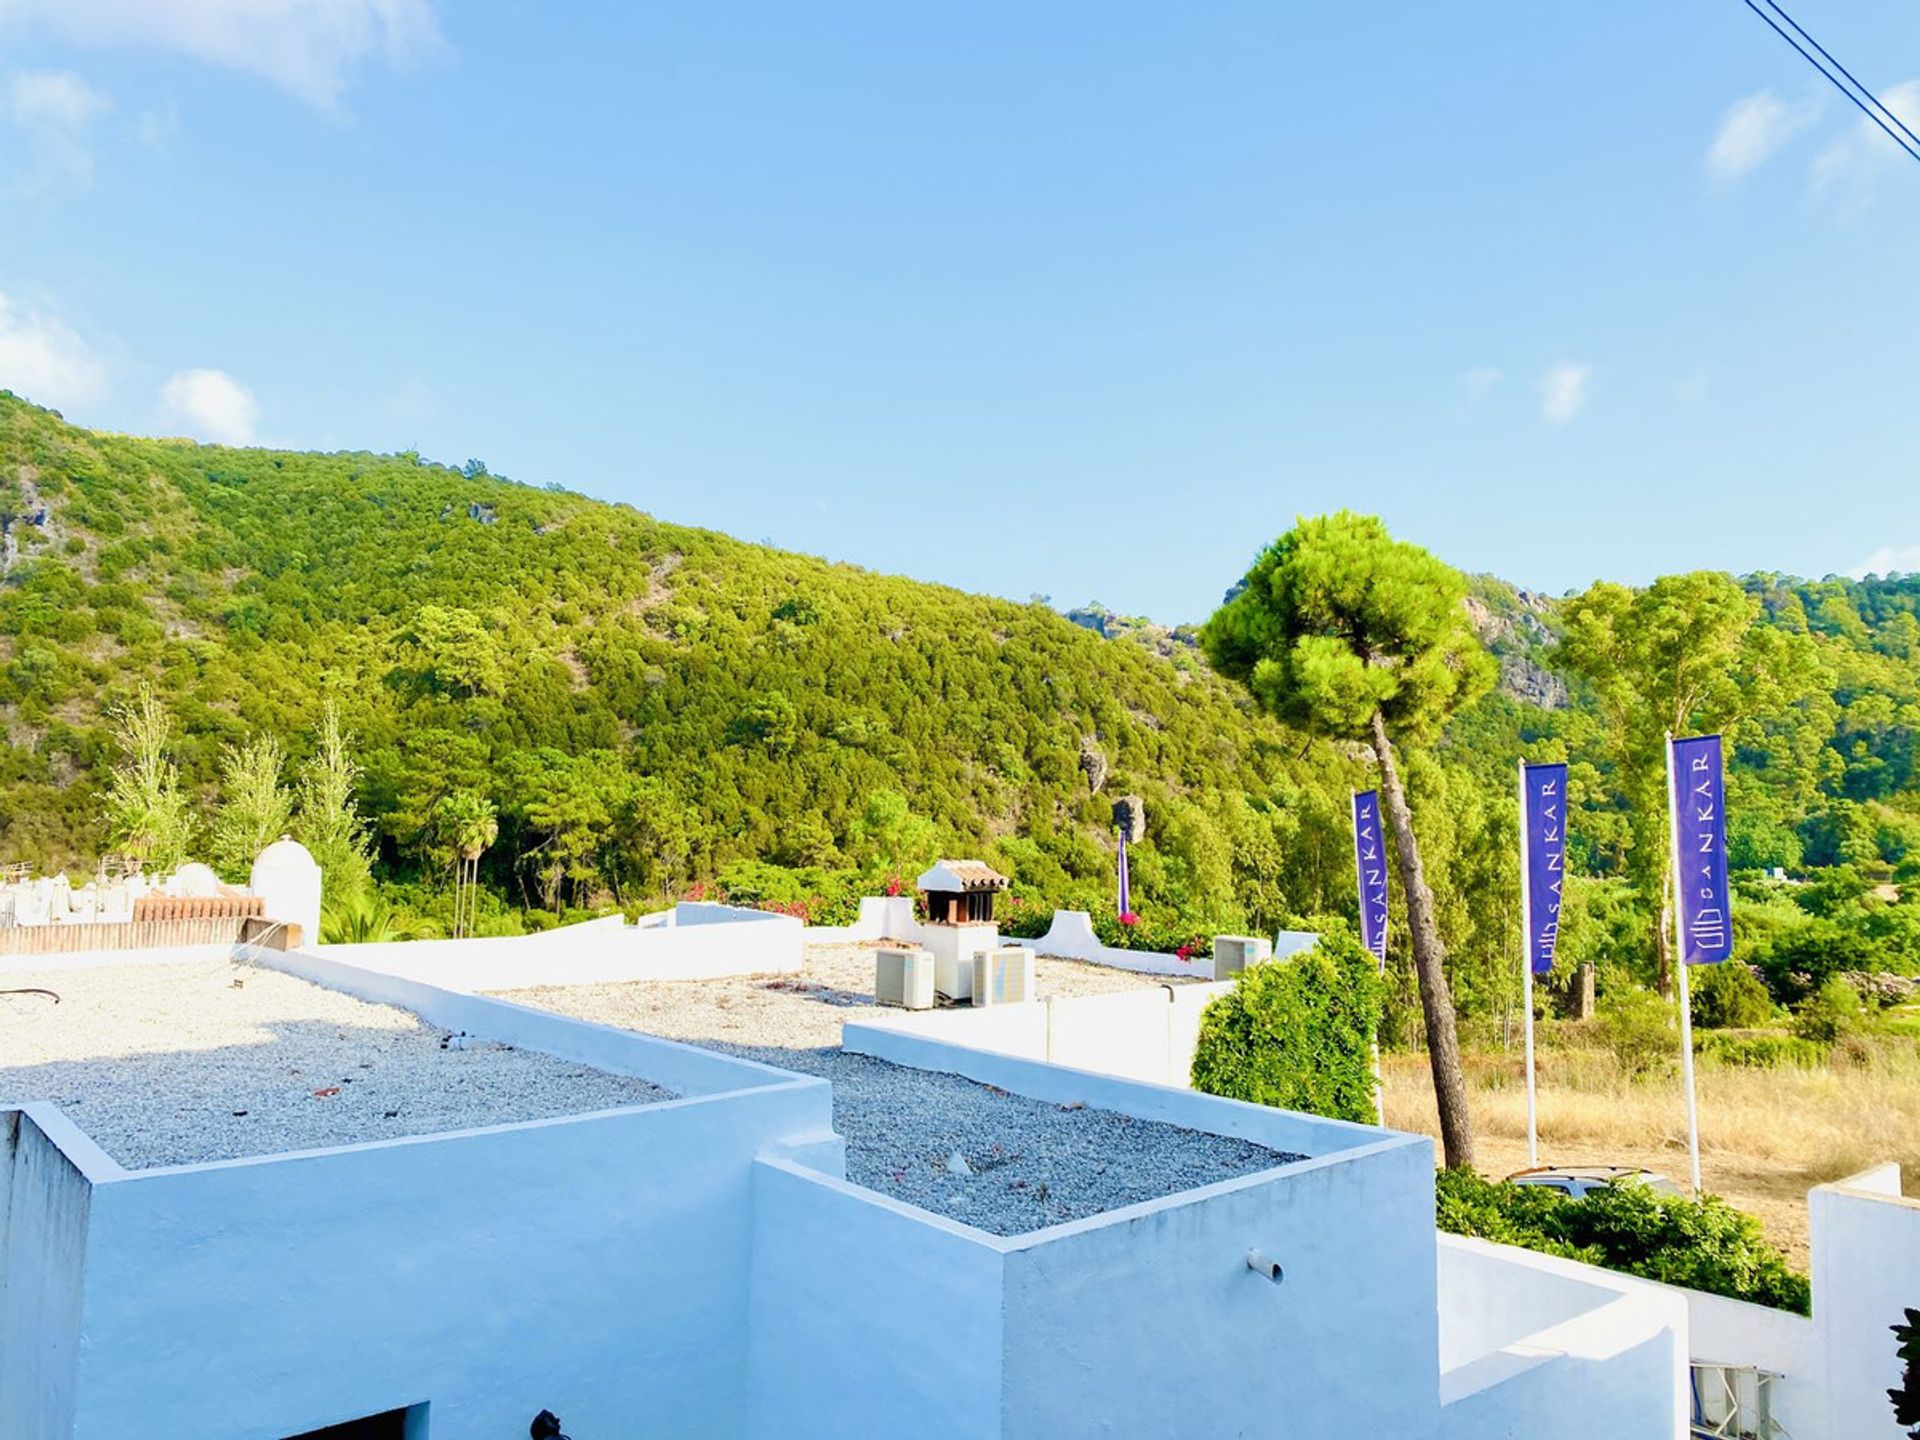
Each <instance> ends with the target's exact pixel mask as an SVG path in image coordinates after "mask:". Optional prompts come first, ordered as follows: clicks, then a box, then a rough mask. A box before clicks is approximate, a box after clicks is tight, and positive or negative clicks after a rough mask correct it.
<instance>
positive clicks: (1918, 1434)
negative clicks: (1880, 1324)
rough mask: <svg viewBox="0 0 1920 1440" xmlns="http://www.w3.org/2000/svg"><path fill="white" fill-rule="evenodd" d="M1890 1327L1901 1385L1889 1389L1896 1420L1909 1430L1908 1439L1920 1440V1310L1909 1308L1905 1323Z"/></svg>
mask: <svg viewBox="0 0 1920 1440" xmlns="http://www.w3.org/2000/svg"><path fill="white" fill-rule="evenodd" d="M1887 1328H1888V1329H1890V1330H1892V1331H1893V1340H1894V1349H1893V1353H1894V1355H1895V1356H1896V1357H1897V1358H1898V1359H1899V1361H1900V1388H1899V1389H1898V1390H1889V1391H1887V1399H1889V1400H1891V1401H1892V1402H1893V1422H1894V1424H1896V1425H1898V1426H1900V1427H1901V1428H1902V1429H1905V1430H1906V1432H1907V1440H1920V1310H1914V1309H1908V1311H1907V1312H1906V1321H1905V1323H1903V1324H1899V1325H1891V1326H1888V1327H1887ZM1908 1427H1911V1428H1908Z"/></svg>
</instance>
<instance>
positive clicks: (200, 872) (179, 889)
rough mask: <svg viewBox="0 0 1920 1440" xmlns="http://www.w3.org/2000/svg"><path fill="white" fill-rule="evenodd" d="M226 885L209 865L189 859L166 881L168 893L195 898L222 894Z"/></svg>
mask: <svg viewBox="0 0 1920 1440" xmlns="http://www.w3.org/2000/svg"><path fill="white" fill-rule="evenodd" d="M226 889H227V887H226V886H224V885H222V884H221V883H220V877H219V876H218V875H216V874H214V873H213V867H212V866H211V865H202V864H201V863H200V862H199V861H198V860H189V861H188V862H187V863H186V864H184V865H182V866H181V867H180V868H179V869H178V870H176V871H174V872H173V875H172V877H171V878H170V879H168V881H167V893H168V894H169V895H184V896H190V897H192V898H193V899H196V900H207V899H211V898H212V897H213V896H215V895H224V894H225V893H226Z"/></svg>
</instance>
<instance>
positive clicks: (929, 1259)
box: [748, 1027, 1439, 1440]
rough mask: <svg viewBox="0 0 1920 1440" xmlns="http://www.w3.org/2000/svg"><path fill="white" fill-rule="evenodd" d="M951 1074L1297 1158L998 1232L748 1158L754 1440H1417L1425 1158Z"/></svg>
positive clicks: (1236, 1119)
mask: <svg viewBox="0 0 1920 1440" xmlns="http://www.w3.org/2000/svg"><path fill="white" fill-rule="evenodd" d="M849 1028H852V1027H849ZM922 1058H923V1059H932V1058H935V1057H933V1056H932V1055H931V1054H923V1055H922ZM951 1058H952V1059H953V1060H954V1061H955V1062H956V1063H958V1064H967V1065H977V1064H980V1063H983V1062H984V1063H986V1064H988V1065H990V1066H992V1067H993V1073H994V1074H995V1075H996V1076H997V1077H998V1078H997V1079H996V1080H995V1081H994V1082H993V1083H998V1084H1001V1085H1002V1088H1006V1089H1010V1090H1012V1091H1014V1092H1015V1093H1018V1094H1024V1095H1029V1096H1032V1097H1033V1098H1036V1099H1047V1100H1055V1101H1059V1102H1062V1103H1067V1102H1069V1101H1072V1100H1079V1101H1080V1102H1082V1103H1085V1104H1089V1105H1097V1106H1102V1107H1105V1108H1108V1109H1113V1110H1116V1111H1118V1112H1119V1113H1122V1114H1127V1115H1133V1116H1136V1117H1138V1118H1142V1119H1157V1120H1165V1121H1168V1122H1170V1123H1174V1124H1182V1125H1186V1126H1188V1127H1190V1128H1194V1129H1201V1130H1209V1131H1213V1132H1215V1133H1219V1134H1229V1135H1237V1136H1240V1137H1242V1138H1245V1139H1250V1140H1256V1141H1258V1142H1259V1143H1262V1144H1266V1145H1271V1146H1273V1147H1274V1148H1276V1149H1279V1150H1282V1151H1290V1152H1294V1153H1301V1152H1307V1153H1310V1154H1311V1156H1312V1157H1313V1158H1309V1159H1306V1160H1299V1161H1293V1162H1289V1163H1284V1164H1278V1165H1276V1166H1274V1167H1273V1168H1271V1169H1268V1170H1264V1171H1260V1172H1258V1173H1256V1174H1253V1175H1248V1176H1243V1177H1240V1178H1238V1179H1234V1180H1229V1181H1226V1182H1223V1183H1220V1184H1215V1185H1207V1186H1202V1187H1200V1188H1197V1189H1193V1190H1189V1191H1185V1192H1183V1193H1180V1194H1177V1195H1173V1196H1169V1197H1167V1198H1165V1199H1162V1200H1156V1201H1151V1202H1148V1203H1145V1204H1140V1205H1133V1206H1128V1207H1126V1208H1124V1209H1120V1210H1115V1211H1111V1212H1109V1213H1107V1214H1103V1215H1096V1216H1092V1217H1089V1218H1087V1219H1084V1220H1078V1221H1073V1222H1071V1223H1067V1224H1061V1225H1055V1226H1050V1227H1048V1228H1045V1229H1042V1230H1036V1231H1033V1232H1031V1233H1029V1234H1025V1235H1013V1236H1000V1235H992V1234H988V1233H986V1232H984V1231H981V1230H977V1229H974V1228H973V1227H970V1226H968V1225H965V1224H961V1223H959V1222H957V1221H953V1220H949V1219H946V1218H944V1217H941V1216H936V1215H930V1214H928V1213H926V1212H924V1211H920V1210H916V1209H913V1208H912V1207H909V1206H905V1205H901V1204H898V1203H896V1202H894V1201H892V1200H890V1199H888V1198H887V1197H884V1196H881V1195H877V1194H874V1193H873V1192H871V1191H867V1190H862V1189H859V1188H857V1187H855V1186H852V1185H849V1184H846V1183H844V1182H842V1181H838V1180H835V1179H833V1178H832V1177H829V1176H824V1175H821V1174H819V1173H817V1172H814V1171H811V1170H808V1169H806V1168H804V1167H802V1166H799V1165H795V1164H792V1163H789V1162H783V1161H780V1160H776V1159H766V1160H762V1161H761V1162H760V1163H759V1165H758V1166H757V1167H756V1169H757V1171H758V1175H757V1182H756V1183H757V1186H758V1191H757V1193H758V1196H759V1200H758V1204H757V1206H756V1210H755V1221H754V1255H753V1298H752V1302H751V1306H752V1311H753V1314H754V1317H755V1323H754V1327H753V1348H752V1356H751V1364H750V1367H749V1375H750V1377H751V1378H750V1381H749V1386H750V1398H749V1407H748V1408H749V1416H750V1420H751V1430H750V1433H751V1434H752V1435H753V1436H754V1437H756V1440H762V1437H764V1440H775V1437H780V1440H787V1437H792V1440H811V1437H821V1440H826V1437H834V1440H838V1437H842V1436H846V1435H850V1434H861V1435H912V1436H914V1437H916V1440H974V1437H979V1436H997V1437H1009V1440H1053V1437H1060V1436H1081V1435H1113V1436H1128V1437H1167V1440H1173V1437H1185V1436H1190V1435H1272V1434H1279V1433H1283V1431H1284V1433H1286V1434H1290V1435H1299V1436H1303V1437H1308V1436H1311V1437H1320V1436H1335V1435H1340V1436H1346V1435H1353V1436H1408V1437H1413V1436H1421V1437H1426V1436H1431V1435H1433V1434H1434V1433H1435V1427H1436V1425H1437V1423H1438V1400H1437V1396H1438V1385H1439V1380H1438V1370H1437V1365H1436V1348H1435V1338H1434V1336H1435V1332H1434V1313H1435V1303H1436V1302H1435V1291H1434V1284H1435V1279H1434V1277H1435V1261H1434V1243H1435V1242H1434V1231H1433V1208H1432V1203H1433V1202H1432V1189H1433V1181H1432V1174H1433V1169H1432V1167H1433V1151H1432V1145H1431V1143H1430V1142H1428V1141H1426V1140H1424V1139H1422V1138H1419V1137H1414V1136H1405V1135H1397V1134H1394V1133H1392V1132H1389V1131H1383V1130H1378V1129H1374V1128H1372V1127H1367V1126H1348V1125H1341V1124H1339V1123H1338V1122H1333V1121H1322V1120H1317V1119H1315V1118H1313V1117H1311V1116H1301V1115H1295V1114H1291V1113H1289V1112H1286V1111H1280V1110H1272V1109H1268V1108H1266V1107H1262V1106H1257V1105H1243V1104H1241V1103H1239V1102H1237V1101H1232V1100H1222V1099H1219V1098H1217V1097H1214V1096H1207V1095H1197V1094H1194V1093H1192V1092H1181V1091H1175V1090H1171V1089H1169V1088H1167V1087H1164V1086H1155V1085H1144V1084H1139V1083H1136V1082H1128V1081H1122V1080H1117V1079H1113V1078H1110V1077H1100V1076H1091V1075H1086V1074H1083V1073H1076V1072H1072V1071H1067V1070H1063V1069H1061V1068H1060V1067H1057V1066H1050V1065H1045V1064H1036V1063H1033V1062H1028V1061H1021V1060H1015V1059H1012V1058H1010V1057H1005V1056H993V1055H982V1054H981V1053H980V1052H963V1051H954V1052H953V1054H952V1057H951ZM1256 1250H1257V1251H1259V1252H1261V1253H1262V1254H1264V1255H1267V1256H1271V1257H1272V1258H1273V1259H1274V1260H1275V1261H1276V1262H1277V1263H1278V1264H1279V1265H1280V1266H1281V1267H1282V1275H1281V1278H1280V1281H1279V1283H1275V1281H1274V1280H1273V1279H1272V1278H1270V1276H1269V1275H1268V1274H1266V1273H1263V1272H1257V1271H1255V1270H1254V1269H1253V1268H1251V1267H1250V1266H1249V1264H1248V1256H1249V1252H1250V1251H1256ZM795 1316H806V1317H808V1323H806V1324H805V1325H803V1326H796V1325H794V1324H792V1323H791V1317H795ZM1280 1417H1284V1425H1283V1426H1282V1425H1280V1424H1278V1423H1277V1422H1279V1420H1280Z"/></svg>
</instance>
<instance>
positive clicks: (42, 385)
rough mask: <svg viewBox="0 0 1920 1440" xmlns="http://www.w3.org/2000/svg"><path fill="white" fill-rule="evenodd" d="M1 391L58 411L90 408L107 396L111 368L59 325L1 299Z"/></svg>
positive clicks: (46, 316)
mask: <svg viewBox="0 0 1920 1440" xmlns="http://www.w3.org/2000/svg"><path fill="white" fill-rule="evenodd" d="M0 389H6V390H11V391H13V392H14V394H16V395H22V396H25V397H26V398H27V399H29V400H31V401H33V402H34V403H35V404H38V405H49V406H52V407H53V408H54V409H56V410H66V409H69V408H70V407H73V406H85V405H90V404H92V403H94V402H95V401H97V400H99V399H100V398H101V397H102V396H103V395H105V394H106V391H107V366H106V362H105V361H103V360H102V359H101V358H100V357H99V356H98V355H96V354H95V353H94V352H93V349H92V347H90V346H89V345H88V344H87V342H86V341H84V340H82V339H81V338H80V337H79V336H78V335H76V334H74V332H73V331H71V330H69V329H68V328H67V327H66V326H65V325H63V324H61V323H60V322H59V321H58V320H55V319H54V318H52V317H51V316H48V315H43V314H40V313H38V312H37V311H34V310H31V309H28V308H26V307H24V306H21V305H17V304H15V303H14V302H13V301H11V300H9V299H8V298H7V297H6V296H5V295H0Z"/></svg>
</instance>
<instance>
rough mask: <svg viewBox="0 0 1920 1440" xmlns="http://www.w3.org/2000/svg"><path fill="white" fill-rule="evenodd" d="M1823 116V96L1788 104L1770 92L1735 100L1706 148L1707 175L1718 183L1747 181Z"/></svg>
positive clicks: (1811, 96) (1813, 96)
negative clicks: (1719, 181) (1821, 101)
mask: <svg viewBox="0 0 1920 1440" xmlns="http://www.w3.org/2000/svg"><path fill="white" fill-rule="evenodd" d="M1819 115H1820V97H1819V96H1818V95H1810V96H1808V97H1807V98H1806V99H1805V100H1803V101H1801V102H1800V103H1799V104H1797V105H1789V104H1788V103H1787V102H1786V101H1784V100H1782V99H1781V98H1780V97H1779V96H1777V95H1775V94H1774V93H1773V92H1772V91H1771V90H1762V91H1759V92H1758V93H1757V94H1753V95H1748V96H1746V97H1745V98H1744V99H1740V100H1736V101H1734V102H1733V104H1731V105H1729V106H1728V107H1727V110H1726V113H1725V114H1724V115H1722V116H1721V117H1720V128H1719V129H1718V130H1716V131H1714V133H1713V143H1712V144H1711V145H1709V146H1708V147H1707V156H1706V167H1707V173H1708V174H1709V175H1711V176H1712V177H1713V178H1714V179H1716V180H1724V181H1733V180H1739V179H1742V178H1744V177H1745V176H1747V175H1749V174H1751V173H1752V172H1753V171H1755V170H1757V169H1759V168H1760V166H1762V165H1764V164H1765V163H1766V162H1767V161H1768V160H1771V159H1772V158H1773V156H1774V154H1775V152H1777V151H1778V150H1779V149H1780V147H1781V146H1782V145H1785V144H1786V143H1787V141H1789V140H1791V139H1792V138H1793V137H1794V136H1795V135H1798V134H1799V133H1800V132H1801V131H1802V130H1804V129H1806V128H1807V126H1809V125H1811V124H1812V123H1813V122H1814V121H1815V120H1816V119H1818V118H1819Z"/></svg>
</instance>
